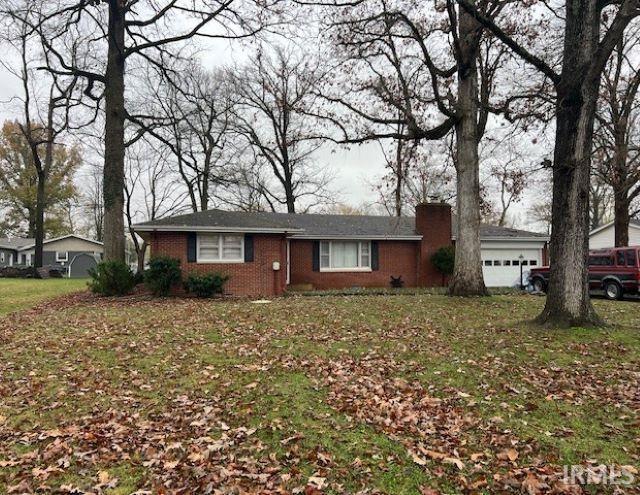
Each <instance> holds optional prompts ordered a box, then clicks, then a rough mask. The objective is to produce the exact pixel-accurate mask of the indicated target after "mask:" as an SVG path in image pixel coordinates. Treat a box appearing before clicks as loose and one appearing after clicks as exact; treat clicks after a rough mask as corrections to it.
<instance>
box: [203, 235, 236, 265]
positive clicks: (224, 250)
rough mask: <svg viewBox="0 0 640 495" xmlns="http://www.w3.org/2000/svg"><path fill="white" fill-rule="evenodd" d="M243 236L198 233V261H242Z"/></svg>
mask: <svg viewBox="0 0 640 495" xmlns="http://www.w3.org/2000/svg"><path fill="white" fill-rule="evenodd" d="M243 261H244V236H241V235H227V234H198V263H242V262H243Z"/></svg>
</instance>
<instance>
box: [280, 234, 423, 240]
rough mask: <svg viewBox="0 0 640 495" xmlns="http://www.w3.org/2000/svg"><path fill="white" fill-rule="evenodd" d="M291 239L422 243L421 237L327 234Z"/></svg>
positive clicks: (298, 235) (293, 237) (298, 236)
mask: <svg viewBox="0 0 640 495" xmlns="http://www.w3.org/2000/svg"><path fill="white" fill-rule="evenodd" d="M289 238H290V239H299V240H334V239H345V240H346V239H350V240H367V241H421V240H422V236H421V235H387V236H384V235H343V234H338V235H336V234H325V235H307V234H295V235H292V236H289Z"/></svg>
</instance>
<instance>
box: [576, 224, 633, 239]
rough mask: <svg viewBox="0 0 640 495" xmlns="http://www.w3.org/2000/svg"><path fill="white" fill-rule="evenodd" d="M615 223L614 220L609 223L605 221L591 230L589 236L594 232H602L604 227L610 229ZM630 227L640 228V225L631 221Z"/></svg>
mask: <svg viewBox="0 0 640 495" xmlns="http://www.w3.org/2000/svg"><path fill="white" fill-rule="evenodd" d="M613 224H614V222H609V223H605V224H604V225H600V227H596V228H595V229H593V230H592V231H591V232H589V236H592V235H593V234H597V233H598V232H602V231H603V230H604V229H608V228H609V227H611V226H612V225H613ZM629 227H630V228H631V227H633V228H634V229H640V225H637V224H635V223H633V222H629Z"/></svg>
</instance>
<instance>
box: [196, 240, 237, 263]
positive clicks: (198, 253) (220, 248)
mask: <svg viewBox="0 0 640 495" xmlns="http://www.w3.org/2000/svg"><path fill="white" fill-rule="evenodd" d="M203 236H205V237H218V255H219V256H222V252H223V238H224V237H225V236H233V237H240V258H238V259H228V260H227V259H222V258H218V259H203V258H201V257H200V239H201V238H202V237H203ZM244 256H245V253H244V235H242V234H237V233H235V232H227V233H224V232H220V233H217V232H216V233H204V234H203V233H198V234H197V235H196V263H199V264H201V265H205V264H207V265H209V264H218V265H221V264H222V265H224V264H238V263H244V262H245V261H244Z"/></svg>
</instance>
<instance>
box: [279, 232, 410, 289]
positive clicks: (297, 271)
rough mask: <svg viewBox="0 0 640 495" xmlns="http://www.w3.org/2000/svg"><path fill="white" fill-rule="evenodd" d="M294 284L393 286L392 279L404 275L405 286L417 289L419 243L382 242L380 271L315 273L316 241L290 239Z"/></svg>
mask: <svg viewBox="0 0 640 495" xmlns="http://www.w3.org/2000/svg"><path fill="white" fill-rule="evenodd" d="M290 242H291V283H292V284H312V285H313V287H314V288H315V289H341V288H347V287H390V284H389V282H390V277H391V275H393V276H394V277H398V276H400V275H402V280H404V283H405V287H415V286H416V282H417V280H416V274H417V266H418V246H419V242H417V241H379V244H378V245H379V268H380V269H379V270H376V271H372V272H314V271H313V242H314V241H311V240H291V241H290Z"/></svg>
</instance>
